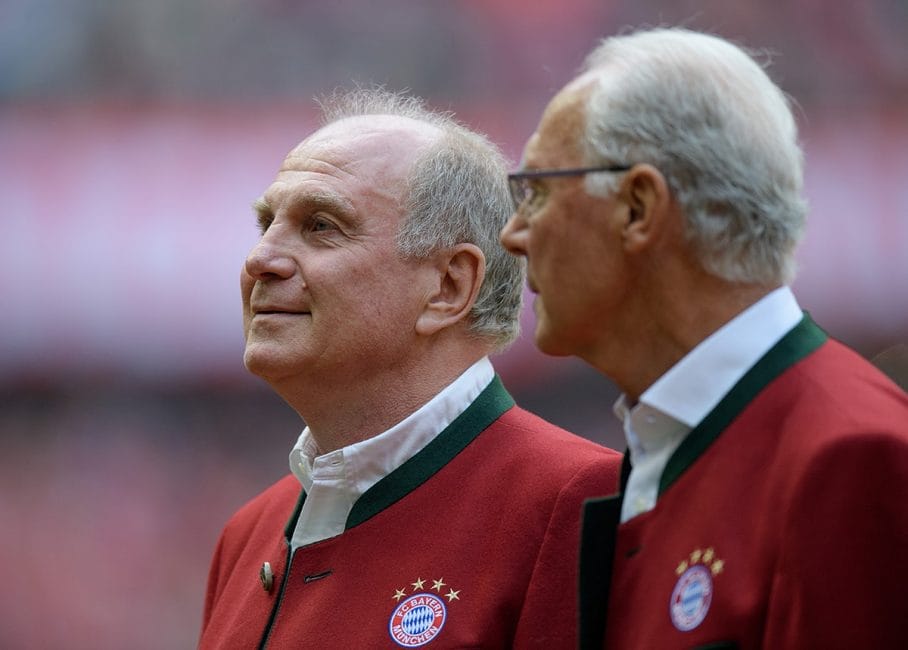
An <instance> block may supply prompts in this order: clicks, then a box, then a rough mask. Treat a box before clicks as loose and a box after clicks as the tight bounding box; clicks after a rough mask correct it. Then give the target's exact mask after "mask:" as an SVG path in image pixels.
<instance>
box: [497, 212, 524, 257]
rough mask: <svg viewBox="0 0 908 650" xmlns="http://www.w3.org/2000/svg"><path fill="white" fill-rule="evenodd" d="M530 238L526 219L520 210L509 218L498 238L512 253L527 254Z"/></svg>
mask: <svg viewBox="0 0 908 650" xmlns="http://www.w3.org/2000/svg"><path fill="white" fill-rule="evenodd" d="M528 238H529V231H528V229H527V223H526V219H525V218H524V216H523V215H522V214H521V212H520V211H519V210H518V211H517V212H515V213H514V214H513V215H512V216H511V218H510V219H508V222H507V223H506V224H505V225H504V228H502V229H501V234H500V235H499V237H498V240H499V241H500V242H501V245H502V246H504V248H505V250H506V251H508V252H509V253H510V254H511V255H523V256H526V254H527V239H528Z"/></svg>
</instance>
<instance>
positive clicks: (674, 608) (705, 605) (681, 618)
mask: <svg viewBox="0 0 908 650" xmlns="http://www.w3.org/2000/svg"><path fill="white" fill-rule="evenodd" d="M712 599H713V578H712V573H711V571H710V570H709V569H707V568H706V567H705V566H703V565H702V564H695V565H694V566H692V567H690V568H689V569H687V570H686V571H685V572H684V573H682V574H681V577H680V578H678V582H676V583H675V588H674V590H673V591H672V598H671V603H670V607H669V609H670V611H671V617H672V624H674V626H675V627H676V628H678V629H679V630H681V631H682V632H689V631H690V630H693V629H694V628H695V627H697V626H698V625H700V623H702V622H703V619H704V618H706V613H707V612H708V611H709V604H710V603H711V602H712Z"/></svg>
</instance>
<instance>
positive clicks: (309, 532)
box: [290, 357, 495, 550]
mask: <svg viewBox="0 0 908 650" xmlns="http://www.w3.org/2000/svg"><path fill="white" fill-rule="evenodd" d="M494 377H495V371H494V369H493V368H492V364H491V362H490V361H489V359H488V357H483V358H482V359H480V360H479V361H477V362H476V363H474V364H473V365H472V366H470V367H469V368H468V369H467V370H466V371H465V372H464V373H463V374H461V375H460V376H459V377H458V378H457V379H455V380H454V381H453V382H452V383H451V384H449V385H448V386H446V387H445V388H444V389H443V390H442V391H441V392H440V393H438V394H437V395H436V396H435V397H433V398H432V399H431V400H429V401H428V402H426V403H425V404H424V405H423V406H421V407H420V408H419V409H418V410H416V411H415V412H413V413H411V414H410V415H409V416H407V417H406V418H405V419H404V420H402V421H400V422H399V423H397V424H395V425H394V426H393V427H391V428H390V429H388V430H387V431H384V432H382V433H380V434H378V435H377V436H374V437H372V438H369V439H367V440H363V441H361V442H357V443H355V444H352V445H348V446H346V447H343V448H341V449H337V450H335V451H332V452H330V453H328V454H322V455H319V452H318V446H317V445H316V443H315V440H314V439H313V438H312V434H311V433H310V431H309V427H306V428H305V429H304V430H303V433H302V434H301V435H300V437H299V440H297V442H296V444H295V445H294V446H293V449H292V450H291V451H290V471H291V472H293V474H294V475H295V476H296V478H297V479H299V482H300V483H301V484H302V486H303V489H304V490H305V491H306V500H305V502H304V503H303V508H302V511H301V512H300V516H299V519H298V520H297V522H296V529H295V530H294V531H293V539H292V540H291V546H292V548H293V549H294V550H295V549H297V548H298V547H300V546H305V545H306V544H312V543H314V542H317V541H320V540H323V539H328V538H329V537H334V536H335V535H339V534H341V533H342V532H344V527H345V525H346V522H347V517H348V516H349V514H350V511H351V510H352V509H353V504H354V503H355V502H356V500H357V499H358V498H359V497H360V496H362V495H363V493H365V492H366V490H368V489H369V488H371V487H372V486H373V485H375V484H376V483H378V482H379V481H380V480H381V479H382V478H384V477H385V476H387V475H388V474H390V473H391V472H393V471H394V470H395V469H397V468H398V467H400V466H401V465H403V464H404V463H405V462H406V461H408V460H409V459H410V458H412V457H413V456H415V455H416V454H417V453H418V452H419V451H420V450H422V449H423V448H424V447H425V446H426V445H427V444H429V443H430V442H431V441H432V440H434V439H435V437H436V436H437V435H438V434H439V433H441V432H442V431H443V430H444V429H445V428H446V427H447V426H448V425H449V424H451V422H453V421H454V420H455V419H456V418H457V416H459V415H460V414H461V413H463V412H464V411H465V410H466V409H467V407H468V406H469V405H470V404H472V403H473V401H474V400H475V399H476V398H477V397H478V396H479V394H480V393H481V392H482V391H483V390H484V389H485V388H486V387H487V386H488V385H489V384H490V383H491V381H492V379H493V378H494Z"/></svg>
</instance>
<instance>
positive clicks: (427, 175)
mask: <svg viewBox="0 0 908 650" xmlns="http://www.w3.org/2000/svg"><path fill="white" fill-rule="evenodd" d="M319 104H320V106H321V108H322V115H323V122H324V123H325V124H329V123H331V122H335V121H339V120H341V119H345V118H348V117H362V116H365V115H394V116H398V117H406V118H410V119H413V120H417V121H420V122H423V123H427V124H430V125H432V126H435V127H437V128H438V129H439V130H440V131H441V133H442V135H441V137H440V138H439V139H438V141H437V142H435V143H434V144H433V145H430V146H429V147H428V148H427V150H426V151H425V152H423V153H422V154H421V155H420V156H418V158H417V160H416V162H415V163H414V165H413V168H412V170H411V171H410V177H409V179H408V191H407V196H406V197H405V202H404V204H405V206H406V218H405V219H403V220H402V225H401V228H400V231H399V232H398V237H397V241H398V247H399V250H400V252H401V254H402V255H405V256H407V257H416V258H419V257H427V256H429V255H430V254H432V253H433V252H435V251H438V250H441V249H444V248H449V247H452V246H455V245H457V244H460V243H471V244H475V245H476V246H477V247H478V248H479V249H480V250H481V251H482V253H483V255H484V256H485V262H486V272H485V278H484V279H483V282H482V285H481V286H480V289H479V293H478V295H477V297H476V302H475V304H474V305H473V308H472V311H471V312H470V317H471V324H470V329H471V332H473V334H475V335H477V336H479V337H483V338H487V339H489V340H490V341H492V343H493V344H494V345H495V347H496V348H498V349H502V348H504V347H506V346H507V345H508V344H510V343H511V342H512V341H514V339H516V338H517V335H518V333H519V331H520V321H519V316H520V307H521V300H522V294H523V284H524V278H525V263H524V261H523V260H522V259H518V258H516V257H514V256H512V255H510V254H509V253H508V252H507V251H505V249H504V248H503V247H502V246H501V244H500V243H499V241H498V235H499V233H500V231H501V229H502V228H503V227H504V225H505V223H506V222H507V220H508V218H509V217H510V216H511V212H512V209H511V199H510V194H509V192H508V186H507V170H508V165H507V161H506V160H505V158H504V156H503V155H502V154H501V152H500V151H499V150H498V148H497V147H496V146H495V145H494V144H492V142H490V141H489V139H488V138H486V137H485V136H484V135H482V134H479V133H476V132H474V131H471V130H470V129H468V128H466V127H465V126H463V125H462V124H460V123H459V122H457V121H456V120H455V119H454V118H453V116H452V115H451V114H450V113H441V112H437V111H432V110H429V109H428V108H426V107H425V105H424V103H423V101H422V100H421V99H419V98H416V97H413V96H408V95H404V94H402V93H392V92H389V91H386V90H384V89H382V88H365V89H364V88H357V89H355V90H352V91H348V92H335V93H334V94H333V95H332V96H330V97H328V98H323V99H321V100H320V101H319Z"/></svg>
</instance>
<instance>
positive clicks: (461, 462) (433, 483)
mask: <svg viewBox="0 0 908 650" xmlns="http://www.w3.org/2000/svg"><path fill="white" fill-rule="evenodd" d="M620 460H621V457H620V455H619V454H617V453H615V452H613V451H611V450H607V449H605V448H603V447H601V446H599V445H596V444H594V443H592V442H589V441H587V440H584V439H582V438H579V437H576V436H574V435H571V434H569V433H567V432H565V431H562V430H561V429H558V428H556V427H555V426H553V425H551V424H548V423H547V422H545V421H543V420H541V419H539V418H537V417H536V416H534V415H531V414H530V413H528V412H526V411H523V410H521V409H519V408H517V407H514V406H513V400H511V398H510V396H509V395H508V394H507V393H506V392H505V390H504V388H503V387H502V386H501V384H500V382H499V381H498V380H497V379H496V380H495V381H494V382H493V383H492V385H490V387H489V388H487V389H486V390H485V391H484V392H483V393H482V394H481V395H480V396H479V398H477V400H476V401H475V402H474V403H473V404H472V405H471V406H470V407H469V408H468V409H467V411H465V412H464V413H463V414H462V415H461V416H460V417H459V418H458V419H457V420H456V421H455V422H453V423H452V424H451V425H450V426H449V427H448V428H447V429H446V430H445V431H443V432H442V433H441V434H440V435H439V436H438V437H437V438H436V439H435V440H434V441H433V442H431V443H430V444H429V445H428V446H427V447H426V448H425V449H424V450H423V451H421V452H419V453H418V454H417V455H416V456H414V457H413V458H412V459H411V460H410V461H408V462H407V463H405V464H404V465H403V466H402V467H400V468H399V469H397V470H396V471H394V472H392V473H391V474H390V475H389V476H387V477H386V478H384V479H382V481H380V482H379V483H378V484H377V485H376V486H375V487H373V488H372V489H371V490H369V491H368V492H366V493H365V494H364V495H363V496H362V497H361V498H360V499H359V500H358V501H357V503H356V504H355V505H354V508H353V511H352V512H351V514H350V518H349V519H348V521H347V529H346V530H345V531H344V533H342V534H341V535H339V536H337V537H334V538H331V539H327V540H324V541H321V542H317V543H315V544H311V545H309V546H305V547H303V548H300V549H298V550H297V551H296V553H295V554H294V555H293V557H292V560H291V558H289V557H288V550H289V546H288V539H289V537H290V535H291V534H292V531H293V528H294V525H295V521H296V517H297V516H298V513H299V508H300V507H301V503H302V502H301V501H300V502H299V504H298V503H297V501H298V497H299V496H300V485H299V482H298V481H297V480H296V479H295V478H293V477H292V476H288V477H286V478H284V479H283V480H281V481H279V482H278V483H277V484H275V485H274V486H272V487H271V488H269V489H268V490H267V491H265V492H264V493H263V494H261V495H260V496H258V497H256V498H255V499H254V500H253V501H252V502H251V503H249V504H248V505H246V506H245V507H243V508H242V509H241V510H240V511H239V512H238V513H237V514H236V515H234V517H233V518H232V519H231V520H230V522H229V523H228V524H227V526H226V528H225V530H224V532H223V534H222V536H221V539H220V541H219V542H218V546H217V551H216V552H215V555H214V559H213V562H212V565H211V573H210V577H209V582H208V593H207V598H206V602H205V614H204V623H203V628H202V636H201V640H200V642H199V647H200V648H205V649H208V648H230V649H236V648H255V647H259V646H260V645H261V646H264V645H267V647H269V648H316V649H318V650H322V649H326V650H330V649H333V648H338V649H341V650H360V649H369V650H371V649H373V648H400V647H421V646H423V645H425V646H426V647H427V648H438V649H441V648H546V649H549V650H551V649H553V648H554V649H558V648H565V649H573V648H575V647H576V620H577V604H576V600H577V598H576V583H577V556H578V546H579V529H580V510H581V507H582V503H583V501H584V499H586V498H587V497H590V496H594V495H602V494H609V493H613V492H614V491H615V490H616V489H617V477H618V467H619V465H620ZM304 496H305V495H303V498H304ZM288 519H289V520H290V521H289V522H288ZM285 523H286V527H285ZM264 562H268V563H269V564H270V568H271V573H272V574H273V578H272V583H271V585H270V589H268V590H266V589H264V588H263V584H262V582H261V581H260V571H261V568H262V565H263V563H264ZM288 565H289V569H288Z"/></svg>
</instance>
